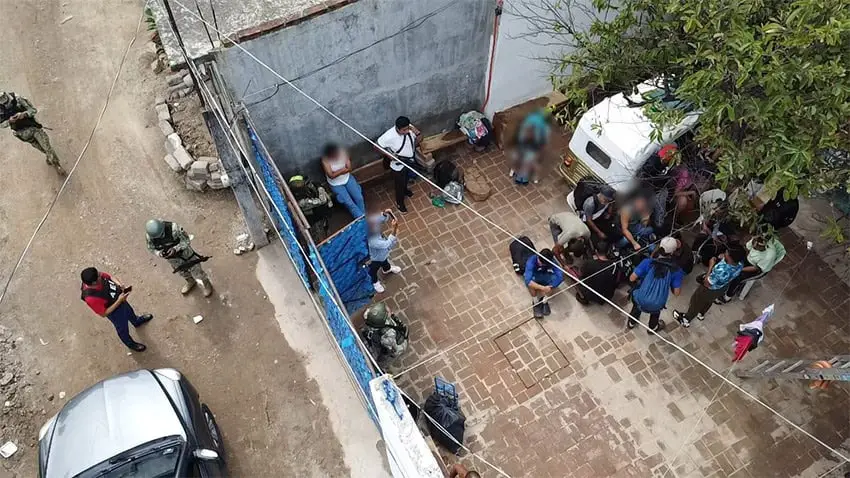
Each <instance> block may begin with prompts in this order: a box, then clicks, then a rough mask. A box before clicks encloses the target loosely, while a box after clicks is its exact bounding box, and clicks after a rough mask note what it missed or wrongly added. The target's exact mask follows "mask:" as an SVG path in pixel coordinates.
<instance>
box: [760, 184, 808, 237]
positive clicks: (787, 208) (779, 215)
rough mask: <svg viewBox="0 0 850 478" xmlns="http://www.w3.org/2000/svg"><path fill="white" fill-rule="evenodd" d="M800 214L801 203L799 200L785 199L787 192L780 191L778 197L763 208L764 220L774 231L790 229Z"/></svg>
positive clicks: (761, 212)
mask: <svg viewBox="0 0 850 478" xmlns="http://www.w3.org/2000/svg"><path fill="white" fill-rule="evenodd" d="M798 212H800V201H799V200H798V199H797V198H791V199H788V200H786V199H785V191H784V190H782V189H780V190H779V192H778V193H777V194H776V197H775V198H773V200H772V201H770V202H768V203H767V204H765V205H764V207H762V208H761V211H760V214H761V216H762V220H763V221H764V222H765V223H767V224H770V225H771V226H773V228H774V229H782V228H783V227H788V226H790V225H791V223H792V222H794V219H796V218H797V213H798Z"/></svg>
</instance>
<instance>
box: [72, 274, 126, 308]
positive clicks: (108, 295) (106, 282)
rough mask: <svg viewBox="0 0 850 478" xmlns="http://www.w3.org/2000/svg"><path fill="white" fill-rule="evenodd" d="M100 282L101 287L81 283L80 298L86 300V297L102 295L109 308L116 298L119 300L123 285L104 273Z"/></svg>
mask: <svg viewBox="0 0 850 478" xmlns="http://www.w3.org/2000/svg"><path fill="white" fill-rule="evenodd" d="M100 283H101V287H100V289H95V288H93V287H87V286H86V284H83V285H81V286H80V299H82V301H83V302H85V301H86V297H91V296H94V297H100V298H101V299H103V300H105V301H106V308H107V309H108V308H109V307H111V306H112V304H114V303H115V301H116V300H118V296H119V295H120V294H121V287H119V286H118V284H116V283H115V282H114V281H113V280H111V279H107V278H106V277H104V276H103V274H101V276H100Z"/></svg>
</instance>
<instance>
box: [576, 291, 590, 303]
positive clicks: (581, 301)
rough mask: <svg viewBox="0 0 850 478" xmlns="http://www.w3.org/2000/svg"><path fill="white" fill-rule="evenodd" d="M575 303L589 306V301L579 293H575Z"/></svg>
mask: <svg viewBox="0 0 850 478" xmlns="http://www.w3.org/2000/svg"><path fill="white" fill-rule="evenodd" d="M576 302H578V303H579V304H581V305H590V301H589V300H587V298H586V297H585V296H584V295H583V294H582V293H581V292H577V293H576Z"/></svg>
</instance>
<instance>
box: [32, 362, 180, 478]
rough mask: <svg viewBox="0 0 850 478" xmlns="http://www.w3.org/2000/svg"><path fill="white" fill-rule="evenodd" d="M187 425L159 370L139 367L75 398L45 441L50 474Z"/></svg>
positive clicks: (77, 468) (69, 471)
mask: <svg viewBox="0 0 850 478" xmlns="http://www.w3.org/2000/svg"><path fill="white" fill-rule="evenodd" d="M174 435H177V436H180V437H183V438H184V439H185V430H184V429H183V425H182V424H181V422H180V419H179V418H178V416H177V414H176V413H175V412H174V408H173V407H172V406H171V403H170V402H169V400H168V397H167V396H166V394H165V392H163V390H162V388H161V387H160V385H159V383H158V382H157V380H156V378H155V377H154V375H153V374H152V373H151V372H150V371H148V370H138V371H136V372H130V373H126V374H123V375H118V376H116V377H112V378H110V379H107V380H104V381H102V382H100V383H98V384H96V385H94V386H92V387H91V388H89V389H87V390H85V391H83V392H82V393H80V394H79V395H77V396H75V397H74V398H72V399H71V400H70V401H69V402H68V403H67V404H66V405H65V407H63V408H62V410H61V411H60V412H59V414H58V415H57V416H56V421H55V423H54V424H53V427H52V429H51V430H50V431H48V433H47V434H46V435H45V437H44V438H43V441H42V443H41V444H40V446H42V447H45V446H46V447H48V453H47V467H46V472H45V476H46V478H54V477H57V478H58V477H71V476H75V475H77V474H79V473H81V472H83V471H85V470H87V469H89V468H91V467H92V466H94V465H96V464H98V463H100V462H102V461H104V460H107V459H109V458H112V457H113V456H115V455H117V454H119V453H121V452H123V451H126V450H129V449H131V448H134V447H137V446H139V445H141V444H144V443H147V442H149V441H152V440H156V439H158V438H162V437H166V436H174Z"/></svg>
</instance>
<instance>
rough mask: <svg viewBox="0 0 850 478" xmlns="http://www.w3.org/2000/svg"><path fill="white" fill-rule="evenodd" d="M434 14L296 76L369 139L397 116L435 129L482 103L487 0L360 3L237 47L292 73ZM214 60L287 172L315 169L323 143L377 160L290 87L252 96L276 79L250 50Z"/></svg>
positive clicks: (489, 6)
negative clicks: (374, 43)
mask: <svg viewBox="0 0 850 478" xmlns="http://www.w3.org/2000/svg"><path fill="white" fill-rule="evenodd" d="M442 7H446V8H445V9H442ZM436 10H442V11H439V12H438V13H436V14H434V15H433V16H431V17H430V18H427V19H425V20H424V21H423V22H422V24H421V25H420V26H419V27H417V28H415V29H412V30H409V31H407V32H405V33H402V34H400V35H397V36H395V37H394V38H391V39H388V40H386V41H383V42H380V43H378V44H377V45H375V46H372V47H370V48H368V49H366V50H364V51H362V52H360V53H357V54H355V55H353V56H351V57H350V58H347V59H345V60H343V61H341V62H339V63H336V64H334V65H333V66H330V67H328V68H326V69H324V70H322V71H320V72H318V73H315V74H312V75H310V76H306V77H304V78H303V79H301V80H298V81H295V84H296V85H298V87H299V88H301V89H303V90H304V91H305V92H306V93H308V94H309V95H311V96H313V97H314V98H316V99H317V100H318V101H319V102H321V103H322V104H324V105H325V106H327V107H328V108H329V109H330V110H331V111H333V112H335V113H336V114H337V115H339V116H340V117H341V118H342V119H344V120H346V121H347V122H349V123H350V124H351V125H352V126H354V127H355V128H357V129H359V130H360V131H362V132H363V133H364V134H365V135H367V136H368V137H370V138H373V139H374V138H377V137H378V136H380V134H381V133H383V132H384V131H385V130H386V129H387V128H389V127H390V126H391V125H392V124H393V121H394V120H395V118H396V117H397V116H399V115H402V114H403V115H406V116H409V117H410V118H411V120H412V121H413V122H414V124H416V125H417V126H419V127H420V129H422V130H423V132H424V133H425V134H431V133H436V132H439V131H441V130H444V129H447V128H451V127H452V126H453V125H454V122H455V121H456V119H457V117H458V115H459V114H460V113H462V112H464V111H468V110H470V109H477V108H480V107H481V103H482V101H483V99H484V98H483V97H484V81H485V75H486V70H487V60H488V54H489V52H488V48H489V38H490V36H491V34H492V22H493V1H492V0H440V1H424V0H406V1H405V0H360V1H358V2H356V3H353V4H351V5H347V6H345V7H342V8H340V9H338V10H335V11H332V12H329V13H326V14H323V15H320V16H318V17H315V18H312V19H309V20H307V21H305V22H303V23H300V24H297V25H293V26H290V27H287V28H284V29H281V30H278V31H273V32H269V33H266V34H264V35H263V36H260V37H258V38H255V39H252V40H249V41H247V42H244V43H242V46H244V47H245V48H246V49H247V50H249V51H250V52H251V53H253V54H254V55H256V56H257V57H258V58H259V59H260V60H262V61H263V62H265V63H266V64H268V65H269V66H270V67H271V68H273V69H275V70H276V71H278V72H279V73H280V74H281V75H283V76H284V77H286V78H288V79H292V78H297V77H299V76H302V75H305V74H307V73H309V72H311V71H313V70H315V69H316V68H319V67H322V66H325V65H328V64H330V63H332V62H334V61H335V60H337V59H338V58H340V57H342V56H344V55H347V54H349V53H351V52H352V51H354V50H357V49H360V48H364V47H366V46H368V45H369V44H371V43H373V42H376V41H378V40H380V39H382V38H384V37H387V36H390V35H393V34H395V33H397V32H399V31H400V30H402V29H404V28H405V27H407V26H409V25H410V24H411V23H413V22H417V21H418V20H420V19H422V18H423V17H425V16H427V15H429V14H430V13H432V12H434V11H436ZM217 60H218V63H219V67H220V70H221V73H222V76H223V77H224V79H225V81H226V83H227V84H228V85H229V88H230V89H231V94H232V95H233V97H234V98H237V99H238V98H243V96H244V101H245V103H246V104H248V105H249V107H248V109H249V110H250V112H251V116H252V118H253V119H254V121H255V122H256V123H257V127H258V128H260V131H259V134H260V136H261V137H262V139H263V141H264V142H265V143H266V146H267V147H268V148H269V151H270V152H271V154H272V155H273V156H274V158H275V161H276V162H277V163H278V166H279V167H280V168H281V171H282V172H283V173H284V174H286V173H287V172H289V171H294V170H302V171H306V172H308V173H310V174H314V173H318V171H319V169H318V168H319V166H318V157H319V155H320V154H321V148H322V146H323V145H324V143H325V142H327V141H335V142H337V143H340V144H342V145H344V146H348V147H350V148H352V149H353V151H354V153H355V154H353V155H352V156H353V159H354V160H355V162H356V163H357V164H360V163H362V162H364V161H365V160H370V159H373V158H374V157H375V155H374V154H369V153H368V152H367V151H368V148H366V147H365V144H364V142H363V141H362V139H361V138H359V137H358V136H356V135H355V134H354V133H353V132H351V131H349V130H348V129H347V128H345V127H344V126H343V125H341V124H340V123H338V122H337V121H336V120H334V119H333V118H332V117H330V116H329V115H328V114H327V113H325V112H324V111H322V110H320V109H319V108H318V107H317V106H315V105H314V104H313V103H311V102H310V101H309V100H307V99H306V98H304V97H303V96H301V95H299V94H298V93H296V92H295V91H294V90H292V89H291V88H289V87H288V86H286V85H282V86H280V88H279V90H277V93H276V94H275V89H274V88H272V89H270V90H266V91H262V92H258V91H259V90H262V89H264V88H268V87H269V86H273V85H275V84H276V83H278V82H279V80H278V79H277V78H276V77H275V76H274V75H272V74H271V73H269V72H268V71H267V70H265V69H264V68H263V67H261V66H260V65H258V64H257V63H256V62H255V61H253V60H252V59H251V58H250V57H249V56H248V55H247V54H246V53H244V52H242V51H240V50H239V49H237V48H234V47H230V48H228V49H226V50H224V51H223V52H220V53H219V54H218V57H217ZM254 92H256V94H252V93H254ZM263 100H265V101H263ZM252 103H253V104H252ZM356 153H362V154H356Z"/></svg>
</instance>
